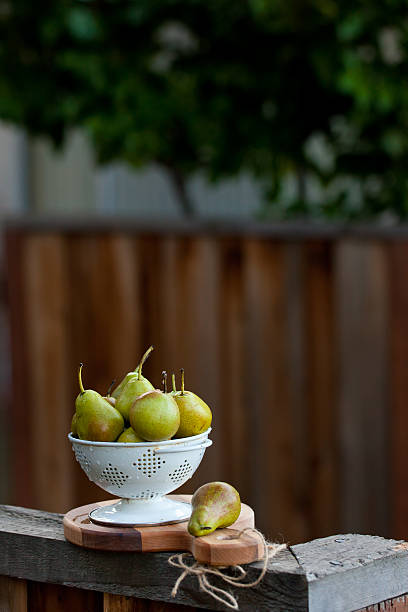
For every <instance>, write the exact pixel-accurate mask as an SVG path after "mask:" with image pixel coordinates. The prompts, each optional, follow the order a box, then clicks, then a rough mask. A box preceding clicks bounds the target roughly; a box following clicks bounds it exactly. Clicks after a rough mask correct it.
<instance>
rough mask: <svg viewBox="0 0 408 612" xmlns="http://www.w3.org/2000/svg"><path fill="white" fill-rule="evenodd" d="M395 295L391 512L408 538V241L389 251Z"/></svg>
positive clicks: (398, 529)
mask: <svg viewBox="0 0 408 612" xmlns="http://www.w3.org/2000/svg"><path fill="white" fill-rule="evenodd" d="M389 271H390V285H391V289H390V296H391V315H390V327H391V365H390V370H391V380H392V391H391V410H390V446H391V457H390V463H391V470H390V471H391V500H392V501H391V512H392V527H393V533H395V534H396V536H397V537H404V538H408V518H407V517H408V469H407V465H408V446H407V432H408V411H407V405H408V317H407V313H408V283H407V273H408V242H406V241H404V242H397V243H395V244H393V245H392V246H391V247H390V251H389Z"/></svg>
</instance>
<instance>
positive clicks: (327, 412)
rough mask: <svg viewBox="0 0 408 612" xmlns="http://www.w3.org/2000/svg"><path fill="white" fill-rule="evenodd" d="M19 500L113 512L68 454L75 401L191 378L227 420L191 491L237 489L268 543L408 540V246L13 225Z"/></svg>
mask: <svg viewBox="0 0 408 612" xmlns="http://www.w3.org/2000/svg"><path fill="white" fill-rule="evenodd" d="M6 254H7V279H8V296H9V307H10V308H9V310H10V324H11V339H12V366H13V389H12V402H11V407H10V414H11V420H12V466H13V470H14V472H13V478H12V481H13V483H14V497H13V500H12V501H13V502H14V503H16V504H21V505H25V506H32V507H36V508H39V509H43V510H49V511H59V512H64V511H66V510H68V509H69V508H71V507H74V506H77V505H80V504H83V503H87V502H91V501H94V500H97V499H103V498H106V494H105V493H104V492H103V491H102V490H99V489H98V488H97V487H96V486H94V485H91V483H90V482H89V481H88V480H87V478H86V476H85V475H84V473H82V471H81V470H80V468H79V467H78V465H77V464H76V462H75V461H74V459H73V455H72V451H71V449H70V446H69V444H68V442H67V440H66V433H67V432H68V430H69V425H70V420H71V416H72V413H73V409H74V399H75V397H76V394H77V386H76V385H77V383H76V369H77V365H78V362H79V361H83V362H85V364H86V368H85V371H84V378H85V382H86V386H88V388H89V387H91V388H96V389H97V390H99V391H101V392H104V391H106V389H107V387H108V385H109V382H110V381H111V379H112V378H113V377H118V378H120V377H121V376H122V375H123V374H124V373H125V372H126V371H128V370H129V369H132V368H133V367H134V366H135V365H136V363H137V361H138V358H139V356H140V354H141V352H142V351H143V350H144V349H145V348H146V347H147V346H148V345H149V344H154V345H155V347H156V348H155V351H154V352H153V354H152V356H151V358H150V359H149V361H148V362H147V363H146V366H145V373H146V376H148V377H149V378H151V379H152V380H153V381H154V382H155V383H156V384H157V385H158V384H159V381H160V372H161V371H162V370H163V369H167V371H169V372H172V371H176V372H177V371H178V370H179V368H180V367H184V368H185V370H186V382H187V386H188V388H191V389H193V390H194V391H196V392H197V393H198V394H199V395H201V396H202V397H203V398H204V399H205V400H206V401H207V402H208V403H209V404H210V406H211V407H212V409H213V413H214V431H213V435H212V437H213V440H214V446H213V447H212V448H211V449H209V451H207V453H206V455H205V458H204V461H203V463H202V465H201V467H200V468H199V470H198V472H197V473H196V475H195V476H194V478H193V481H190V483H188V486H185V487H184V490H187V491H191V490H193V489H194V488H195V487H196V486H198V485H199V484H202V483H204V482H206V481H208V480H215V479H217V480H226V481H228V482H230V483H232V484H234V485H235V486H236V487H237V488H238V489H239V491H240V492H241V495H242V498H243V499H244V500H245V501H247V502H248V503H250V504H251V505H253V506H254V508H255V511H256V516H257V524H258V526H259V527H260V528H261V529H262V530H264V531H265V532H266V533H267V534H268V535H269V536H271V537H275V538H281V539H285V540H289V541H291V542H298V541H306V540H309V539H311V538H313V537H316V536H324V535H327V534H329V533H333V532H336V531H343V532H347V531H354V532H357V531H359V532H363V533H377V534H381V535H392V536H393V537H406V538H407V537H408V469H407V466H408V444H407V440H408V368H407V364H408V282H407V281H408V278H407V272H408V236H407V238H404V236H403V235H401V236H399V237H398V238H395V239H394V238H392V237H390V236H379V235H377V236H374V235H368V234H367V235H357V234H354V235H348V234H345V233H341V232H336V231H333V232H319V233H317V232H316V234H315V235H313V233H310V232H308V233H307V232H305V233H303V234H302V233H299V232H295V231H293V232H291V231H290V230H287V231H286V233H279V232H277V231H275V230H268V229H263V230H262V231H255V230H254V231H252V230H251V231H250V230H249V229H247V230H235V231H232V230H230V231H218V232H210V231H206V230H201V231H200V230H197V228H196V229H194V230H191V231H189V230H188V228H179V229H177V228H168V229H167V231H166V230H165V229H164V230H163V228H162V229H161V230H152V229H146V228H144V229H143V228H139V229H138V228H137V227H135V226H134V225H133V226H128V227H126V226H125V225H124V224H123V225H122V226H117V227H115V228H113V229H110V228H108V227H103V226H101V227H98V228H97V227H96V226H94V227H93V226H89V227H87V226H83V227H80V226H79V225H78V226H77V227H75V226H74V227H68V226H66V227H64V224H59V225H57V224H55V225H52V224H49V225H46V226H40V225H32V224H31V225H30V224H25V225H19V224H13V225H9V226H8V228H7V230H6Z"/></svg>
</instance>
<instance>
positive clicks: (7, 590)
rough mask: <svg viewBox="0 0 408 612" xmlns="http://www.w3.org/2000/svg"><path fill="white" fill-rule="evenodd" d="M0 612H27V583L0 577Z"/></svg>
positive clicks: (17, 579)
mask: <svg viewBox="0 0 408 612" xmlns="http://www.w3.org/2000/svg"><path fill="white" fill-rule="evenodd" d="M0 610H1V612H27V582H26V581H25V580H20V579H19V578H9V577H8V576H0Z"/></svg>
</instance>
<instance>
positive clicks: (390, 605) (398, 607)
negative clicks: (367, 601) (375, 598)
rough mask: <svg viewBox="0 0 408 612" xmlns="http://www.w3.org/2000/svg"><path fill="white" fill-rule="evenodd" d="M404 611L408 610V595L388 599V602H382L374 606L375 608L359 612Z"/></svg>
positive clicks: (370, 607) (362, 609)
mask: <svg viewBox="0 0 408 612" xmlns="http://www.w3.org/2000/svg"><path fill="white" fill-rule="evenodd" d="M403 610H408V596H407V595H403V596H402V597H396V598H393V599H388V600H387V601H381V602H380V603H377V604H374V605H373V606H368V607H367V608H361V609H360V610H358V611H357V612H402V611H403Z"/></svg>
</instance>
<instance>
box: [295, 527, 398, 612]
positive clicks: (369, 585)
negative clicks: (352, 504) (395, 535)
mask: <svg viewBox="0 0 408 612" xmlns="http://www.w3.org/2000/svg"><path fill="white" fill-rule="evenodd" d="M292 552H293V553H294V555H295V556H296V559H297V560H298V562H299V564H300V566H301V567H302V569H303V570H304V571H305V573H306V576H307V580H308V585H309V612H327V611H328V610H330V612H345V611H349V610H350V611H351V610H356V609H358V608H362V607H364V606H369V605H371V604H372V603H377V602H381V601H384V600H387V599H391V598H395V597H397V596H399V595H403V594H404V593H406V592H407V586H406V585H407V584H408V543H407V542H403V541H397V540H387V539H384V538H381V537H379V536H364V535H357V534H346V535H334V536H330V537H327V538H320V539H318V540H314V541H312V542H307V543H305V544H297V545H296V546H293V547H292Z"/></svg>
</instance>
